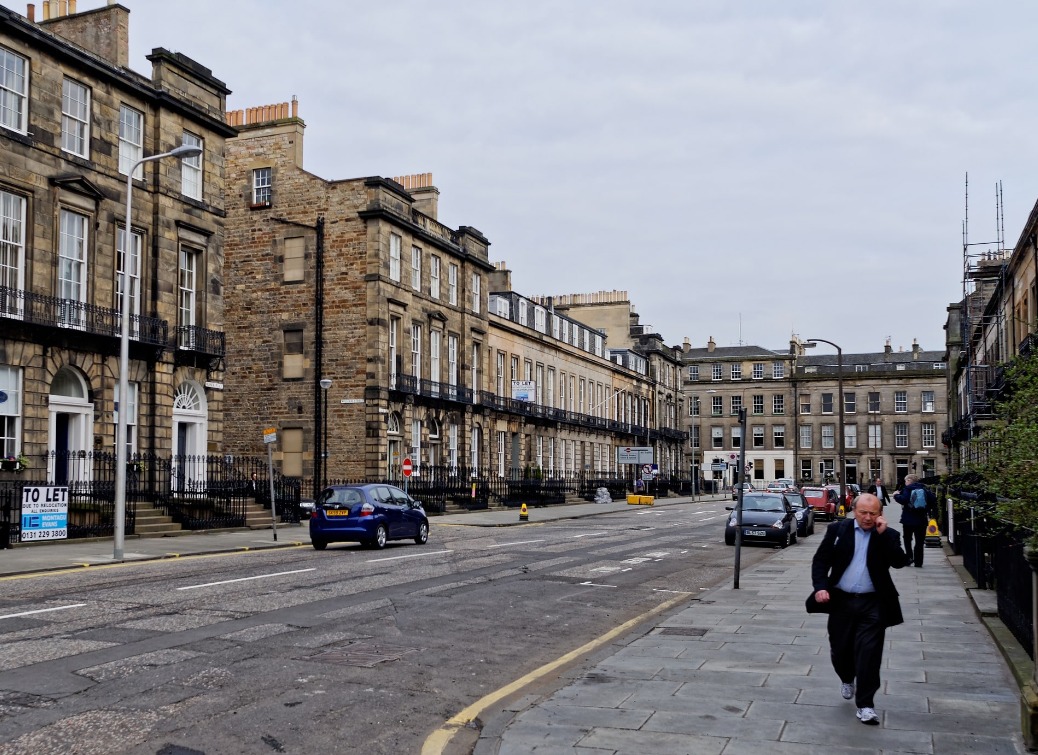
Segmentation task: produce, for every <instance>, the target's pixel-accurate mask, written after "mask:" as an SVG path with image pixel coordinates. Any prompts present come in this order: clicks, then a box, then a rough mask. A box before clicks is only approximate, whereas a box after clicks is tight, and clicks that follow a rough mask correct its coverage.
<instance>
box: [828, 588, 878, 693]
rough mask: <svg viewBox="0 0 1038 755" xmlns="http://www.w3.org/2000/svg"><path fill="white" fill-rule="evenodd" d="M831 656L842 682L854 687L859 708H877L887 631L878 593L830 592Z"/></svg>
mask: <svg viewBox="0 0 1038 755" xmlns="http://www.w3.org/2000/svg"><path fill="white" fill-rule="evenodd" d="M830 596H831V597H830V600H831V604H832V605H831V608H830V609H829V654H830V657H831V659H832V662H833V668H834V669H835V670H836V675H837V676H839V677H840V681H841V682H844V683H845V684H851V683H854V701H855V704H856V705H857V706H858V707H859V708H873V707H875V705H873V698H874V697H875V695H876V691H877V690H878V689H879V669H880V666H881V665H882V663H883V637H884V635H885V632H886V628H885V627H884V626H883V622H882V620H881V618H880V610H879V598H878V597H877V596H876V593H865V594H862V595H857V594H854V593H846V592H843V591H841V590H835V589H834V590H832V591H830Z"/></svg>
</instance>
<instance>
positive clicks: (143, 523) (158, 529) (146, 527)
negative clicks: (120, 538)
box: [133, 501, 184, 537]
mask: <svg viewBox="0 0 1038 755" xmlns="http://www.w3.org/2000/svg"><path fill="white" fill-rule="evenodd" d="M133 533H134V534H135V535H137V536H139V537H170V536H172V535H181V534H183V533H184V528H183V527H181V526H180V525H179V524H177V523H175V522H174V521H173V519H172V518H170V517H169V516H167V515H166V514H163V513H162V511H161V510H160V509H158V508H156V507H155V505H154V504H152V503H145V502H143V501H141V502H139V503H138V504H137V514H136V517H135V518H134V525H133Z"/></svg>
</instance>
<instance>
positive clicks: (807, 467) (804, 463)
mask: <svg viewBox="0 0 1038 755" xmlns="http://www.w3.org/2000/svg"><path fill="white" fill-rule="evenodd" d="M800 479H801V480H810V479H811V460H810V459H801V460H800Z"/></svg>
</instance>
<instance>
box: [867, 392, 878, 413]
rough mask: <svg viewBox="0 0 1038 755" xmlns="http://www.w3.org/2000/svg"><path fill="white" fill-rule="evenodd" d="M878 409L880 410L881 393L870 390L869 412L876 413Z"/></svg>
mask: <svg viewBox="0 0 1038 755" xmlns="http://www.w3.org/2000/svg"><path fill="white" fill-rule="evenodd" d="M878 411H879V393H878V392H873V391H870V392H869V412H870V413H873V414H874V413H876V412H878Z"/></svg>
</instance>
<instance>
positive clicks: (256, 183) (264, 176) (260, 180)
mask: <svg viewBox="0 0 1038 755" xmlns="http://www.w3.org/2000/svg"><path fill="white" fill-rule="evenodd" d="M272 186H273V180H272V178H271V169H270V168H256V170H254V171H252V203H253V204H254V205H257V206H260V207H269V206H270V202H271V187H272Z"/></svg>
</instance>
